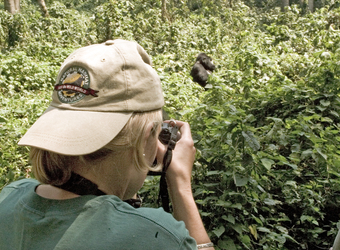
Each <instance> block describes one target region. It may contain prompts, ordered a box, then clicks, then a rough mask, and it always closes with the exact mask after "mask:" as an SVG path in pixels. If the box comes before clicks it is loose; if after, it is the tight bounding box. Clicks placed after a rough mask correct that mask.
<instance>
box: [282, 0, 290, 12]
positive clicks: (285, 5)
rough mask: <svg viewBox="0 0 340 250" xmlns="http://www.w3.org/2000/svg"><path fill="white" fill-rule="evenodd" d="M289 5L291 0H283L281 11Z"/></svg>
mask: <svg viewBox="0 0 340 250" xmlns="http://www.w3.org/2000/svg"><path fill="white" fill-rule="evenodd" d="M288 6H289V0H282V3H281V11H282V12H284V11H285V7H288Z"/></svg>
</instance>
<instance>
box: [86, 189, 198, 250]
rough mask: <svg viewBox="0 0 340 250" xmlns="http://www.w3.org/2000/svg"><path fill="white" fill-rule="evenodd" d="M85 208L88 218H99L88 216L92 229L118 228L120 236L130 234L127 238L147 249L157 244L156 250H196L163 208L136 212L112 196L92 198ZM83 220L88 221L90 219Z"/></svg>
mask: <svg viewBox="0 0 340 250" xmlns="http://www.w3.org/2000/svg"><path fill="white" fill-rule="evenodd" d="M87 205H88V206H89V207H88V209H86V210H87V212H89V213H91V214H92V212H94V213H95V214H97V215H98V217H97V216H90V217H91V218H96V219H95V220H94V221H93V222H91V225H94V224H96V223H99V222H100V223H101V225H98V227H101V228H111V229H112V228H116V227H117V226H118V225H119V228H120V230H119V231H120V232H129V235H130V236H133V237H136V238H137V239H142V240H140V241H139V244H145V245H146V246H147V244H148V243H150V241H152V242H154V243H156V242H157V244H155V246H157V245H158V246H160V245H162V244H165V243H166V244H168V246H176V247H175V248H174V249H183V248H184V249H195V247H196V242H195V240H194V239H193V238H191V237H190V235H189V232H188V230H187V229H186V227H185V224H184V222H182V221H181V222H180V221H177V220H176V219H175V218H174V217H173V216H172V215H171V214H169V213H167V212H165V211H164V210H163V209H162V208H158V209H155V208H137V209H136V208H134V207H132V206H131V205H129V204H127V203H126V202H123V201H122V200H120V199H119V198H118V197H115V196H112V195H107V196H101V197H98V198H95V199H93V200H91V201H89V202H88V203H87ZM92 208H93V209H92ZM91 210H92V212H91ZM84 216H86V215H85V214H84ZM99 217H100V218H99ZM86 218H87V219H89V216H86ZM84 219H85V218H84ZM123 238H124V237H123ZM141 241H142V242H141ZM163 241H164V242H163ZM141 249H144V248H141Z"/></svg>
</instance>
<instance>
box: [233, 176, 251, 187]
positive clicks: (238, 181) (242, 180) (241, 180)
mask: <svg viewBox="0 0 340 250" xmlns="http://www.w3.org/2000/svg"><path fill="white" fill-rule="evenodd" d="M248 181H249V177H243V176H240V175H238V174H234V183H235V185H236V186H237V187H243V186H245V185H247V183H248Z"/></svg>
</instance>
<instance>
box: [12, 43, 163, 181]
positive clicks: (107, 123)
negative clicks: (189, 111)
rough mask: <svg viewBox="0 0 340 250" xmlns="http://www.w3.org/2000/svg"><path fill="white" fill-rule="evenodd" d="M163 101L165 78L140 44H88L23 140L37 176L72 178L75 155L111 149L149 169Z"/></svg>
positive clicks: (94, 156)
mask: <svg viewBox="0 0 340 250" xmlns="http://www.w3.org/2000/svg"><path fill="white" fill-rule="evenodd" d="M163 105H164V100H163V93H162V89H161V83H160V79H159V77H158V75H157V73H156V71H155V70H154V69H153V68H152V66H151V59H150V58H149V56H148V54H147V53H146V52H145V50H144V49H143V48H142V47H141V46H139V45H138V44H137V43H135V42H130V41H125V40H120V39H118V40H110V41H107V42H105V43H103V44H95V45H91V46H87V47H84V48H80V49H78V50H76V51H75V52H74V53H72V54H71V55H70V56H69V57H68V58H67V59H66V60H65V62H64V63H63V64H62V65H61V68H60V71H59V74H58V77H57V81H56V85H55V87H54V90H53V95H52V102H51V104H50V106H49V108H48V109H47V110H46V111H45V113H44V114H43V115H42V116H41V117H40V118H39V119H38V120H37V121H36V122H35V123H34V124H33V126H32V127H31V128H30V129H29V130H28V131H27V133H26V134H25V135H24V137H23V138H22V139H21V140H20V142H19V145H26V146H31V154H30V158H31V162H32V166H33V171H34V175H35V177H36V178H37V179H38V180H39V181H41V182H42V183H48V184H52V185H60V184H63V183H65V182H66V181H67V180H68V179H69V178H70V175H71V172H72V168H73V165H72V163H74V162H75V161H82V162H83V163H84V164H85V165H86V164H87V163H91V162H92V163H93V162H98V161H101V160H102V159H104V158H105V157H107V155H111V156H112V154H114V155H116V156H117V157H116V158H117V160H119V159H126V157H130V158H132V159H133V161H134V164H135V166H136V167H137V168H139V169H145V168H148V167H149V165H148V163H147V162H145V159H144V157H143V136H144V133H145V130H146V127H147V125H148V124H150V122H154V129H153V130H152V131H154V132H153V133H154V135H153V136H156V132H155V131H156V128H157V127H158V126H159V125H160V124H161V122H162V114H161V108H162V106H163ZM128 153H132V155H130V156H127V155H126V154H128Z"/></svg>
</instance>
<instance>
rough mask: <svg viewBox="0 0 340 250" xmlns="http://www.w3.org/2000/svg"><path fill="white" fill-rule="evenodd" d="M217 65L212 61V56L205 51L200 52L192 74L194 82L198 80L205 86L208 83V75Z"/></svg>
mask: <svg viewBox="0 0 340 250" xmlns="http://www.w3.org/2000/svg"><path fill="white" fill-rule="evenodd" d="M214 69H215V65H214V64H213V63H212V60H211V57H209V56H207V54H205V53H199V54H198V56H197V58H196V62H195V64H194V66H193V67H192V69H191V73H190V75H191V76H192V78H193V81H194V82H197V83H198V84H199V85H201V86H202V87H203V88H204V87H205V85H207V80H208V75H209V74H211V72H212V71H214Z"/></svg>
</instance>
